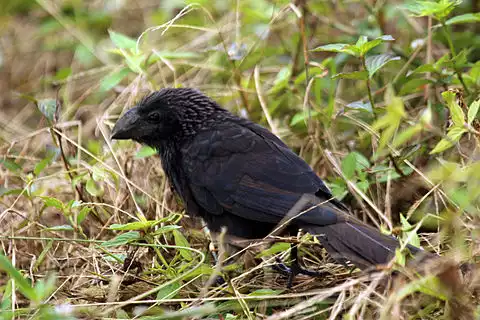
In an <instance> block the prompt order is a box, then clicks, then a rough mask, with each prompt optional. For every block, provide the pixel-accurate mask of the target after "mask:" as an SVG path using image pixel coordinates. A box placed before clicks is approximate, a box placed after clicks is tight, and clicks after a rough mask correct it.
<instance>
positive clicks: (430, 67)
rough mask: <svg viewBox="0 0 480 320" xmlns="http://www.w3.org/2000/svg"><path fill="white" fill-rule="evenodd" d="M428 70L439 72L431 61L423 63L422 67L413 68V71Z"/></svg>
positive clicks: (421, 71) (424, 71)
mask: <svg viewBox="0 0 480 320" xmlns="http://www.w3.org/2000/svg"><path fill="white" fill-rule="evenodd" d="M426 72H437V69H436V68H435V66H434V65H433V64H431V63H428V64H427V63H426V64H422V65H421V66H420V67H418V68H416V69H415V70H413V71H412V72H411V73H412V74H413V73H426Z"/></svg>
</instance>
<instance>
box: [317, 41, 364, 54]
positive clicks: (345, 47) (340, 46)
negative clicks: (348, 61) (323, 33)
mask: <svg viewBox="0 0 480 320" xmlns="http://www.w3.org/2000/svg"><path fill="white" fill-rule="evenodd" d="M312 51H314V52H316V51H327V52H341V53H346V54H349V55H352V56H355V57H358V56H360V50H359V49H358V48H357V47H356V46H354V45H351V44H346V43H332V44H327V45H324V46H320V47H317V48H315V49H313V50H312Z"/></svg>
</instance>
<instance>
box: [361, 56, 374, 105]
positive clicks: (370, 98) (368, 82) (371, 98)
mask: <svg viewBox="0 0 480 320" xmlns="http://www.w3.org/2000/svg"><path fill="white" fill-rule="evenodd" d="M361 60H362V65H363V69H364V70H365V71H367V72H368V69H367V63H366V62H365V56H362V57H361ZM367 92H368V100H370V105H371V106H372V111H373V110H374V109H375V104H374V102H373V96H372V86H371V84H370V76H368V78H367ZM374 114H375V113H374Z"/></svg>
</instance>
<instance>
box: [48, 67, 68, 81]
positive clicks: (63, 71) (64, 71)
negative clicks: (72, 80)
mask: <svg viewBox="0 0 480 320" xmlns="http://www.w3.org/2000/svg"><path fill="white" fill-rule="evenodd" d="M71 73H72V68H60V69H59V70H58V71H57V73H56V74H55V76H54V77H53V80H56V81H60V80H65V79H66V78H68V76H70V74H71Z"/></svg>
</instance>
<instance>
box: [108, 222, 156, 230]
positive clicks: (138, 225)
mask: <svg viewBox="0 0 480 320" xmlns="http://www.w3.org/2000/svg"><path fill="white" fill-rule="evenodd" d="M157 223H159V222H158V221H157V220H148V221H135V222H130V223H126V224H116V223H114V224H112V225H111V226H110V227H109V229H110V230H122V231H127V230H143V229H148V228H150V227H151V226H154V225H155V224H157Z"/></svg>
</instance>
